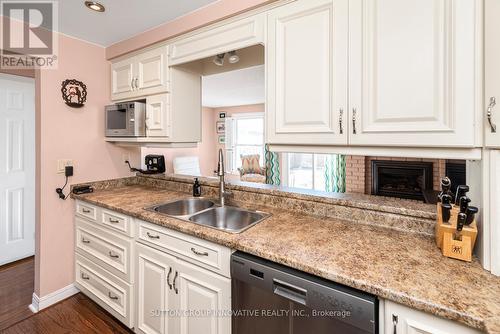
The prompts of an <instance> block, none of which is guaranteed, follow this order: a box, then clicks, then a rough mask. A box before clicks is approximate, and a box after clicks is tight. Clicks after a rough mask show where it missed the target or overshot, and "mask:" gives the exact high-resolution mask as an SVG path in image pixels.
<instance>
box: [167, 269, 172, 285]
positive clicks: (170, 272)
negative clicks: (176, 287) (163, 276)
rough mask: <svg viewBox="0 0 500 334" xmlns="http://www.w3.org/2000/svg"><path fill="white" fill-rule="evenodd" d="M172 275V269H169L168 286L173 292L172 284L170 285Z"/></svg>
mask: <svg viewBox="0 0 500 334" xmlns="http://www.w3.org/2000/svg"><path fill="white" fill-rule="evenodd" d="M170 274H172V267H170V268H169V269H168V275H167V285H168V288H169V289H170V290H172V284H170Z"/></svg>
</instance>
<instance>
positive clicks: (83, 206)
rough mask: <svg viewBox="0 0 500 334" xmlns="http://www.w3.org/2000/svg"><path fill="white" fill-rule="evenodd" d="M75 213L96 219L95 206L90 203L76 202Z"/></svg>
mask: <svg viewBox="0 0 500 334" xmlns="http://www.w3.org/2000/svg"><path fill="white" fill-rule="evenodd" d="M76 214H77V215H79V216H81V217H83V218H87V219H90V220H92V221H95V222H96V221H97V207H95V206H93V205H91V204H87V203H82V202H76Z"/></svg>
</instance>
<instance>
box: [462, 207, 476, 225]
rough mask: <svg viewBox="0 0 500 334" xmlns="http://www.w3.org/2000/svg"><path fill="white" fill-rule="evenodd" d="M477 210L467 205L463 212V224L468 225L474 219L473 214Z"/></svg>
mask: <svg viewBox="0 0 500 334" xmlns="http://www.w3.org/2000/svg"><path fill="white" fill-rule="evenodd" d="M478 212H479V209H478V208H476V207H475V206H469V207H468V208H467V211H466V212H465V214H466V215H467V219H466V220H465V225H470V224H472V222H473V221H474V216H475V215H476V214H477V213H478Z"/></svg>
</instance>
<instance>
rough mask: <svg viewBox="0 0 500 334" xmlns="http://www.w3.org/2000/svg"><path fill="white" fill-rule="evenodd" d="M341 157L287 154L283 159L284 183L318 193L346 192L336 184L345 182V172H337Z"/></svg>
mask: <svg viewBox="0 0 500 334" xmlns="http://www.w3.org/2000/svg"><path fill="white" fill-rule="evenodd" d="M339 157H340V156H337V155H332V154H307V153H287V154H285V155H284V157H283V183H284V184H285V185H287V186H289V187H292V188H302V189H312V190H318V191H340V192H341V191H345V190H342V185H341V186H340V189H336V187H335V186H334V184H336V185H337V187H338V185H339V183H338V181H339V180H340V181H341V182H345V180H344V179H343V177H345V168H344V172H343V173H342V172H340V173H339V172H338V171H336V170H335V168H334V165H335V164H336V163H337V162H338V160H337V159H339ZM334 189H335V190H334Z"/></svg>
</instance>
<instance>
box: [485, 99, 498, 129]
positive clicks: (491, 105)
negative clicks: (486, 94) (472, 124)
mask: <svg viewBox="0 0 500 334" xmlns="http://www.w3.org/2000/svg"><path fill="white" fill-rule="evenodd" d="M496 104H497V100H496V98H495V97H494V96H492V97H490V104H489V105H488V109H487V110H486V117H487V118H488V123H490V129H491V133H495V132H497V126H496V124H494V123H493V121H492V120H491V112H492V111H493V107H494V106H495V105H496Z"/></svg>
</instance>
